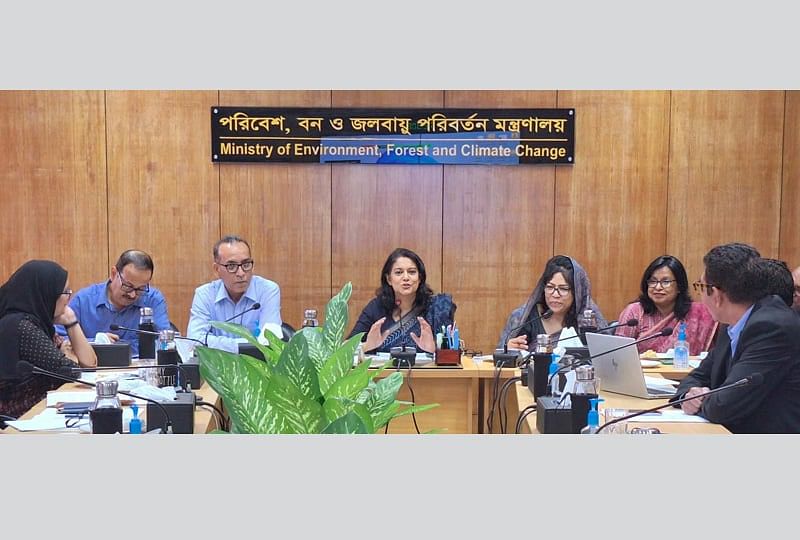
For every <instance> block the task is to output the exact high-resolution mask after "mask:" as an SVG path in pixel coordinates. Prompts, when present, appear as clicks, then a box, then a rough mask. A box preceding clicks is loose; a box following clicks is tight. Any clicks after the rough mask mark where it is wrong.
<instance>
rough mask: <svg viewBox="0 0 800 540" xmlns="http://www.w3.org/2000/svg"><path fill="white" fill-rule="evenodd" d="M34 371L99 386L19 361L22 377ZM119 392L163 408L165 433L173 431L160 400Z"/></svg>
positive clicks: (19, 373)
mask: <svg viewBox="0 0 800 540" xmlns="http://www.w3.org/2000/svg"><path fill="white" fill-rule="evenodd" d="M67 369H69V370H70V372H71V371H72V368H67ZM32 373H33V374H36V375H45V376H47V377H52V378H54V379H58V380H60V381H67V382H72V383H79V384H84V385H86V386H91V387H92V388H96V387H97V385H96V384H94V383H90V382H87V381H82V380H80V379H76V378H75V377H68V376H66V375H63V374H61V373H55V372H53V371H47V370H46V369H42V368H40V367H38V366H34V365H33V364H31V363H30V362H26V361H24V360H20V361H19V362H17V374H18V375H19V376H20V377H27V376H29V375H30V374H32ZM117 393H118V394H122V395H123V396H130V397H132V398H136V399H142V400H144V401H147V402H148V403H153V404H155V405H157V406H158V407H159V408H160V409H161V412H163V413H164V419H165V424H164V426H163V430H164V433H172V420H171V419H170V417H169V413H168V412H167V408H166V407H164V405H162V404H161V403H159V402H158V401H156V400H154V399H150V398H146V397H144V396H137V395H136V394H131V393H130V392H123V391H122V390H117ZM149 428H150V426H148V429H149Z"/></svg>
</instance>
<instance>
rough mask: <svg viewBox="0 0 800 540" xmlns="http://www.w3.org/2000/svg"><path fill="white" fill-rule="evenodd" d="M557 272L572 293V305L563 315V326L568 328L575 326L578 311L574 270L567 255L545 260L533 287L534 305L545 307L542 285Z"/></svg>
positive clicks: (544, 308)
mask: <svg viewBox="0 0 800 540" xmlns="http://www.w3.org/2000/svg"><path fill="white" fill-rule="evenodd" d="M559 272H561V275H562V276H564V280H565V281H566V282H567V285H569V288H570V292H571V294H572V305H571V306H570V308H569V311H567V314H566V315H565V316H564V328H568V327H570V326H573V327H577V324H578V312H577V308H576V305H577V301H576V298H575V272H574V269H573V267H572V261H571V260H570V258H569V257H567V256H565V255H556V256H555V257H552V258H551V259H550V260H549V261H547V264H545V267H544V271H543V272H542V276H541V277H540V278H539V282H538V283H537V284H536V288H535V289H534V290H535V291H536V300H535V302H534V305H538V306H541V308H542V310H543V311H544V310H546V309H547V301H546V300H545V294H544V286H545V285H546V284H547V282H548V281H550V280H551V279H553V276H554V275H556V274H557V273H559ZM529 316H530V315H529ZM534 316H536V315H534Z"/></svg>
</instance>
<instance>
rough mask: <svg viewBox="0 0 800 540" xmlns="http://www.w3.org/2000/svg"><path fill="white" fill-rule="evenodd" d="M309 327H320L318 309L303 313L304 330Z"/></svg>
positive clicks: (307, 310)
mask: <svg viewBox="0 0 800 540" xmlns="http://www.w3.org/2000/svg"><path fill="white" fill-rule="evenodd" d="M308 326H311V327H314V326H319V321H318V320H317V310H316V309H306V310H304V311H303V328H306V327H308Z"/></svg>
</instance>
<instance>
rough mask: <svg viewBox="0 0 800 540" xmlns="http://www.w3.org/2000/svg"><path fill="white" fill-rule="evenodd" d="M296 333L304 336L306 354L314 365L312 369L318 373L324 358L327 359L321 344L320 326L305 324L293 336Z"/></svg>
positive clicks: (323, 363)
mask: <svg viewBox="0 0 800 540" xmlns="http://www.w3.org/2000/svg"><path fill="white" fill-rule="evenodd" d="M297 334H303V335H304V336H305V338H306V342H307V343H308V356H309V358H310V359H311V363H312V364H313V365H314V369H315V370H316V372H317V373H319V372H320V371H322V366H324V365H325V360H327V359H328V354H326V352H325V347H324V346H323V344H322V328H320V327H319V326H307V327H305V328H302V329H300V331H299V332H297V333H295V336H296V335H297ZM292 337H294V336H292Z"/></svg>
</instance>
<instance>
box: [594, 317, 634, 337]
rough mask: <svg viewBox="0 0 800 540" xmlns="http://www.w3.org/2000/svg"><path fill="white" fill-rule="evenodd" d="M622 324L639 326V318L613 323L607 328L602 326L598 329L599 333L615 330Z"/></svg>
mask: <svg viewBox="0 0 800 540" xmlns="http://www.w3.org/2000/svg"><path fill="white" fill-rule="evenodd" d="M621 326H639V320H638V319H628V320H627V321H625V322H621V323H617V324H611V325H609V326H606V327H605V328H600V329H599V330H598V331H597V333H598V334H602V333H603V332H605V331H606V330H614V329H615V328H619V327H621Z"/></svg>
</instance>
